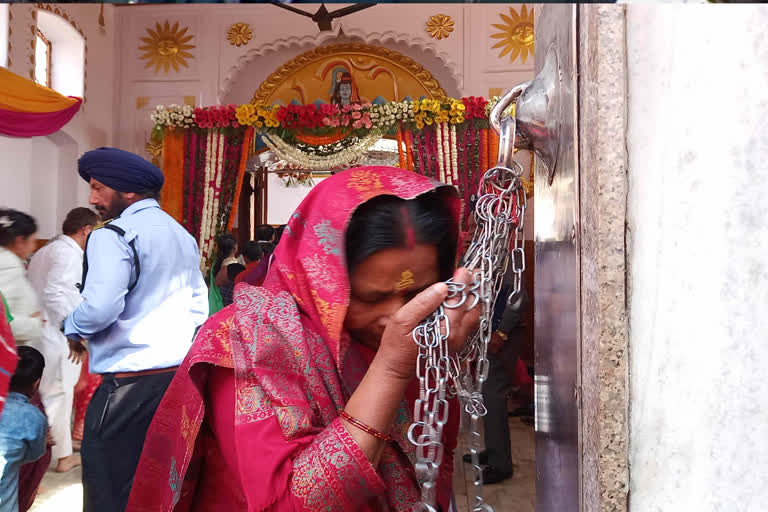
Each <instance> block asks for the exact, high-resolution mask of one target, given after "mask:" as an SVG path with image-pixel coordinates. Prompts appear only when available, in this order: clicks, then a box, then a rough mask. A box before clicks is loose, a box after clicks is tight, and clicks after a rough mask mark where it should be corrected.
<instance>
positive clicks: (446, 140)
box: [443, 123, 453, 185]
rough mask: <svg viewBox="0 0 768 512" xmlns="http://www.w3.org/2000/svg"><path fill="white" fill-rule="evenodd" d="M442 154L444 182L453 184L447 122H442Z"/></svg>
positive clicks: (449, 133) (449, 134)
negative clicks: (443, 156)
mask: <svg viewBox="0 0 768 512" xmlns="http://www.w3.org/2000/svg"><path fill="white" fill-rule="evenodd" d="M443 155H445V179H446V180H447V182H446V183H448V184H449V185H453V167H452V166H451V164H452V163H453V160H452V158H451V129H450V127H449V126H448V123H443Z"/></svg>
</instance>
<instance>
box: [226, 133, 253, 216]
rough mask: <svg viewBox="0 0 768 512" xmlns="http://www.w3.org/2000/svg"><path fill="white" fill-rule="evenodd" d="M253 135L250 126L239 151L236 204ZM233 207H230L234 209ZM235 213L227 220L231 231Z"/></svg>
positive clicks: (234, 200)
mask: <svg viewBox="0 0 768 512" xmlns="http://www.w3.org/2000/svg"><path fill="white" fill-rule="evenodd" d="M254 138H255V137H254V136H253V126H250V127H249V128H248V129H247V130H246V132H245V139H244V140H243V145H242V150H241V153H240V166H239V169H238V170H237V182H236V183H237V184H236V185H235V198H234V199H233V204H237V201H239V199H240V192H241V191H242V189H243V178H244V177H245V164H246V163H247V162H248V154H249V153H250V151H249V149H250V147H251V140H253V139H254ZM234 209H235V208H232V210H234ZM235 217H236V215H235V214H234V213H231V214H230V215H229V221H228V222H227V231H232V224H233V223H234V222H235Z"/></svg>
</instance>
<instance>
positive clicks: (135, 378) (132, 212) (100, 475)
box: [62, 148, 208, 512]
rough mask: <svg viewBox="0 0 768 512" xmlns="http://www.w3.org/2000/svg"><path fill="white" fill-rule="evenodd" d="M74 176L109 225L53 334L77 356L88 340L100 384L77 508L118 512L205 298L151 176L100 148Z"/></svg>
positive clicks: (157, 178) (184, 241) (188, 241)
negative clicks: (77, 296)
mask: <svg viewBox="0 0 768 512" xmlns="http://www.w3.org/2000/svg"><path fill="white" fill-rule="evenodd" d="M78 172H79V173H80V176H81V177H82V178H83V179H84V180H85V181H87V182H88V183H89V184H90V187H91V195H90V203H91V205H93V206H94V208H95V209H96V210H97V211H98V212H99V213H100V214H101V217H102V219H104V220H105V221H106V220H108V219H111V220H109V222H108V223H107V224H105V225H104V227H103V228H100V229H94V230H93V232H92V233H91V235H90V237H89V238H88V242H87V245H86V249H85V258H84V264H83V278H82V282H81V283H80V290H81V292H82V296H83V301H82V303H80V305H79V306H78V307H77V309H75V311H73V312H72V313H71V314H70V315H69V316H68V317H67V318H66V319H65V320H64V325H63V326H62V329H63V331H64V334H65V335H66V336H67V338H69V339H70V340H73V341H72V343H73V344H75V349H76V350H78V349H79V350H85V346H84V345H82V344H81V341H80V340H81V339H82V340H86V341H87V344H88V350H89V351H90V371H91V373H98V374H101V375H102V377H103V381H102V384H101V385H100V386H99V388H98V389H97V390H96V392H95V393H94V395H93V398H92V399H91V403H90V404H89V406H88V412H87V413H86V418H85V433H84V437H83V443H82V449H81V455H82V464H83V510H84V512H95V511H99V512H103V511H106V510H108V511H110V512H121V511H124V510H125V507H126V504H127V502H128V496H129V494H130V491H131V484H132V481H133V475H134V472H135V471H136V466H137V464H138V462H139V456H140V455H141V449H142V447H143V445H144V437H145V436H146V433H147V429H148V428H149V424H150V422H151V421H152V417H153V416H154V414H155V409H157V406H158V405H159V404H160V400H161V399H162V398H163V394H164V393H165V390H166V389H167V387H168V385H169V384H170V382H171V380H172V379H173V376H174V373H175V370H176V368H178V366H179V364H181V362H182V360H183V359H184V357H185V356H186V354H187V351H188V350H189V347H190V346H191V344H192V338H193V336H194V333H195V331H196V329H197V328H198V327H199V326H200V325H201V324H202V323H203V322H204V321H205V320H206V318H208V290H207V287H206V285H205V282H204V280H203V276H202V273H201V272H200V256H199V252H198V247H197V243H196V242H195V239H194V238H193V237H192V236H191V235H190V234H189V233H188V232H187V231H186V230H185V229H184V228H183V227H182V226H181V225H180V224H179V223H178V222H176V221H175V220H174V219H173V218H171V216H170V215H168V214H167V213H165V212H164V211H163V210H161V209H160V205H159V204H158V202H157V199H158V198H159V197H160V190H161V189H162V187H163V181H164V180H163V173H162V171H160V169H158V168H157V167H156V166H154V165H152V164H151V163H149V162H148V161H146V160H145V159H143V158H141V157H139V156H138V155H134V154H133V153H129V152H127V151H123V150H120V149H116V148H99V149H96V150H94V151H89V152H87V153H85V154H84V155H83V156H82V157H81V158H80V160H79V161H78Z"/></svg>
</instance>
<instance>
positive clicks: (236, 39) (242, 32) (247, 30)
mask: <svg viewBox="0 0 768 512" xmlns="http://www.w3.org/2000/svg"><path fill="white" fill-rule="evenodd" d="M252 37H253V30H251V27H250V25H248V24H247V23H235V24H234V25H232V26H231V27H229V30H227V40H229V44H231V45H232V46H241V45H245V44H248V41H250V40H251V38H252Z"/></svg>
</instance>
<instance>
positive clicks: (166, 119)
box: [149, 105, 195, 128]
mask: <svg viewBox="0 0 768 512" xmlns="http://www.w3.org/2000/svg"><path fill="white" fill-rule="evenodd" d="M149 117H151V118H152V122H154V123H155V124H156V125H161V126H177V127H179V128H189V127H191V126H192V125H193V124H194V122H195V114H194V108H192V107H190V106H189V105H170V106H169V107H168V108H167V109H166V108H165V107H164V106H163V105H158V106H157V107H155V111H154V112H152V113H151V114H150V115H149Z"/></svg>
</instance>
